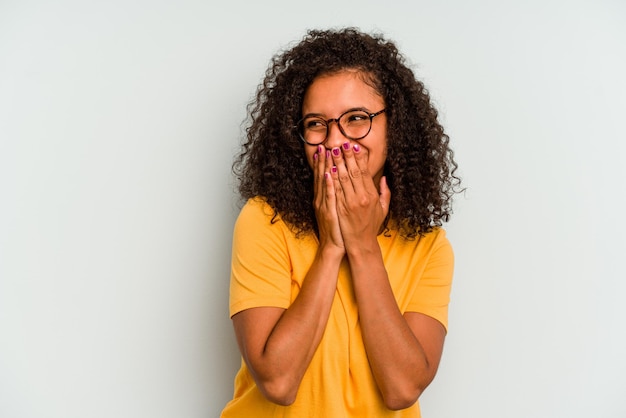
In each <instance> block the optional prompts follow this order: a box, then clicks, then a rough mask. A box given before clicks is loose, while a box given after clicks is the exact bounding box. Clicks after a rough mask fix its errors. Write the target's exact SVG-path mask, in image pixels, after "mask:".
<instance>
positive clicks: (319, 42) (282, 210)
mask: <svg viewBox="0 0 626 418" xmlns="http://www.w3.org/2000/svg"><path fill="white" fill-rule="evenodd" d="M348 69H350V70H357V71H359V72H361V73H363V74H364V75H365V76H366V77H365V78H366V79H367V80H370V83H371V84H372V87H374V88H375V89H376V91H377V92H378V93H379V94H380V95H381V97H382V98H383V100H384V102H385V104H386V108H387V112H386V114H387V158H386V161H385V167H384V175H385V176H386V177H387V183H388V185H389V188H390V189H391V203H390V209H389V217H388V219H391V224H392V225H393V227H394V228H397V229H398V230H399V232H400V234H401V235H402V236H404V237H406V238H414V237H416V236H417V235H422V234H424V233H427V232H430V231H431V230H432V229H433V227H436V226H441V225H442V222H447V221H448V219H449V217H450V214H451V213H452V197H453V195H454V194H455V193H457V192H458V191H459V190H458V188H459V186H460V178H459V177H457V176H456V175H455V171H456V169H457V164H456V162H455V161H454V154H453V152H452V150H451V149H450V147H449V138H448V136H447V135H446V134H445V133H444V129H443V127H442V126H441V125H440V124H439V122H438V121H437V110H436V109H435V108H434V106H433V105H432V103H431V100H430V96H429V94H428V91H427V90H426V88H425V87H424V85H423V83H422V82H420V81H418V80H417V79H416V77H415V75H414V74H413V71H412V70H411V69H410V68H409V67H408V65H407V64H406V60H405V58H404V57H403V56H402V55H401V54H400V52H399V51H398V49H397V47H396V46H395V45H394V43H393V42H391V41H388V40H386V39H385V38H384V37H383V36H382V35H370V34H366V33H363V32H360V31H359V30H358V29H355V28H344V29H340V30H310V31H308V32H307V34H306V35H305V37H304V38H303V39H302V40H301V41H300V42H299V43H298V44H296V45H295V46H294V47H292V48H291V49H289V50H286V51H283V52H282V53H279V54H276V55H275V56H274V57H273V58H272V61H271V63H270V66H269V68H268V69H267V71H266V74H265V78H264V80H263V82H262V83H261V84H260V85H259V87H258V89H257V91H256V95H255V99H254V100H253V101H252V102H251V103H250V104H249V105H248V108H247V110H248V123H249V126H248V127H247V128H246V140H245V142H244V143H243V144H242V150H241V152H240V153H239V155H238V156H237V157H236V159H235V161H234V163H233V173H234V175H235V177H236V179H237V181H238V186H239V193H240V195H241V198H242V199H244V200H247V199H249V198H253V197H262V198H263V199H264V200H265V201H266V202H267V203H268V204H269V205H270V206H271V207H272V208H273V210H274V218H273V221H274V220H276V219H277V217H278V216H280V218H282V219H283V220H284V221H285V222H287V223H288V224H289V225H290V226H291V227H292V228H293V229H294V231H295V232H296V233H298V234H301V233H306V232H314V231H316V230H317V224H316V218H315V212H314V209H313V204H312V202H313V171H312V169H311V168H310V166H309V164H308V162H307V160H306V157H305V152H304V143H303V141H301V140H300V138H299V136H298V133H297V131H296V129H295V128H294V126H295V125H296V124H297V122H298V120H299V119H300V118H301V112H302V103H303V99H304V95H305V92H306V90H307V88H308V87H309V86H310V85H311V83H312V82H313V80H314V79H315V78H316V77H318V76H321V75H327V74H333V73H337V72H340V71H342V70H348ZM387 223H388V222H387V221H386V223H385V227H386V228H389V226H388V225H387Z"/></svg>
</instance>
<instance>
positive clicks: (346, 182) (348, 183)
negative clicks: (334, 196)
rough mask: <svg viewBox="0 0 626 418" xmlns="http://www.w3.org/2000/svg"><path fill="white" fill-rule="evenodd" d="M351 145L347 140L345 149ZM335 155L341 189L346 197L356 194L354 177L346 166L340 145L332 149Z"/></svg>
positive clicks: (334, 160) (334, 159) (334, 161)
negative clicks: (352, 177)
mask: <svg viewBox="0 0 626 418" xmlns="http://www.w3.org/2000/svg"><path fill="white" fill-rule="evenodd" d="M346 145H347V147H349V146H350V143H348V142H346V143H345V144H344V146H342V148H343V149H345V148H346ZM332 155H333V163H334V164H335V167H337V179H338V181H339V184H340V185H341V189H342V190H343V192H344V193H345V195H346V198H348V199H349V198H350V197H351V196H353V195H354V185H353V184H352V179H351V178H350V174H349V173H348V168H347V167H346V164H345V160H344V158H343V153H342V151H341V149H340V148H339V147H336V148H333V149H332Z"/></svg>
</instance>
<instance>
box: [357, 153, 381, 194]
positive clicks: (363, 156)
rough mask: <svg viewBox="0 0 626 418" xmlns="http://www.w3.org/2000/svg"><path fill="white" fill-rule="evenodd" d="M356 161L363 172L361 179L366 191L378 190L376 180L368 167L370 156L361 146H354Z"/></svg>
mask: <svg viewBox="0 0 626 418" xmlns="http://www.w3.org/2000/svg"><path fill="white" fill-rule="evenodd" d="M352 149H353V154H354V160H355V161H356V164H357V166H358V167H359V169H360V170H361V179H362V182H363V187H364V188H365V189H366V190H372V188H374V189H375V188H376V187H375V185H374V179H373V178H372V174H371V173H370V170H369V167H368V164H367V163H368V160H369V156H368V154H367V152H366V151H364V150H363V149H362V148H361V147H360V146H359V144H354V146H353V147H352Z"/></svg>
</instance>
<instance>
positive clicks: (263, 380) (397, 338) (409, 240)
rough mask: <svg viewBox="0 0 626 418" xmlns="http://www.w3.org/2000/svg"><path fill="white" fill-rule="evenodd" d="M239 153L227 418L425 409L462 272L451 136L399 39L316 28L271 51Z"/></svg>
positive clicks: (397, 413)
mask: <svg viewBox="0 0 626 418" xmlns="http://www.w3.org/2000/svg"><path fill="white" fill-rule="evenodd" d="M249 110H250V118H251V125H250V127H249V128H248V130H247V142H246V143H245V144H244V145H243V150H242V152H241V154H240V155H239V157H238V159H237V160H236V162H235V165H234V171H235V174H236V175H237V178H238V180H239V190H240V193H241V196H242V198H243V199H246V204H245V205H244V207H243V208H242V210H241V213H240V215H239V217H238V219H237V222H236V225H235V232H234V240H233V258H232V275H231V301H230V313H231V316H232V321H233V324H234V328H235V334H236V336H237V342H238V344H239V348H240V351H241V354H242V358H243V361H242V365H241V369H240V370H239V372H238V374H237V376H236V378H235V393H234V398H233V400H232V401H231V402H229V403H228V405H226V407H225V409H224V411H223V413H222V416H223V417H255V418H257V417H332V418H336V417H392V416H393V417H419V416H420V412H419V405H418V403H417V399H418V397H419V396H420V394H421V393H422V391H423V390H424V389H425V388H426V386H428V384H429V383H430V382H431V381H432V379H433V378H434V376H435V373H436V371H437V367H438V365H439V360H440V358H441V353H442V350H443V343H444V338H445V335H446V327H447V307H448V301H449V294H450V285H451V281H452V271H453V254H452V249H451V246H450V244H449V242H448V240H447V239H446V237H445V232H444V231H443V230H442V229H441V228H440V226H441V225H442V222H443V221H447V220H448V217H449V215H450V213H451V198H452V195H453V194H454V193H455V189H456V188H457V186H458V185H459V182H460V181H459V179H458V178H457V177H456V176H455V175H454V171H455V169H456V163H455V162H454V160H453V153H452V151H451V150H450V148H449V147H448V137H447V136H446V135H445V133H444V131H443V128H442V127H441V125H440V124H439V123H438V122H437V111H436V110H435V109H434V108H433V106H432V105H431V103H430V99H429V96H428V93H427V92H426V90H425V88H424V86H423V85H422V83H420V82H418V81H416V79H415V76H414V75H413V73H412V71H411V70H410V69H409V68H408V67H407V66H406V65H405V63H404V59H403V58H402V56H401V55H400V54H399V52H398V51H397V49H396V47H395V46H394V44H393V43H391V42H389V41H387V40H385V39H384V38H383V37H380V36H371V35H368V34H364V33H361V32H359V31H358V30H355V29H343V30H337V31H333V30H331V31H310V32H309V33H308V34H307V36H306V37H305V38H304V39H303V40H302V41H301V42H300V43H299V44H298V45H296V46H295V47H293V48H292V49H290V50H288V51H286V52H284V53H282V54H280V55H277V56H276V57H274V59H273V62H272V65H271V66H270V68H269V70H268V72H267V74H266V77H265V80H264V82H263V83H262V85H261V86H260V87H259V90H258V92H257V95H256V100H255V103H254V104H252V105H251V107H250V109H249Z"/></svg>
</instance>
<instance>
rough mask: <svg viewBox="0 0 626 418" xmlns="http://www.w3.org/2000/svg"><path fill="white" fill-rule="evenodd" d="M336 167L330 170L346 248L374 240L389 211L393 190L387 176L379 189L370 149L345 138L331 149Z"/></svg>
mask: <svg viewBox="0 0 626 418" xmlns="http://www.w3.org/2000/svg"><path fill="white" fill-rule="evenodd" d="M331 154H332V159H333V163H334V165H335V167H336V170H335V171H334V172H333V171H332V170H331V173H332V175H331V177H332V179H333V185H334V191H335V192H334V193H335V195H336V207H337V215H338V218H339V225H340V228H341V234H342V237H343V240H344V243H345V246H346V248H348V247H351V246H357V247H358V246H359V245H361V244H368V243H371V242H372V240H375V238H376V236H377V235H378V233H379V232H380V229H381V227H382V224H383V222H384V220H385V218H386V216H387V213H388V212H389V202H390V200H391V191H390V190H389V187H388V186H387V181H386V179H385V177H382V178H381V179H380V183H379V188H380V192H379V191H378V190H377V189H376V186H375V184H374V180H373V178H372V174H371V173H370V172H369V169H368V164H367V163H368V157H367V152H366V151H364V150H363V149H361V148H360V147H358V145H356V146H354V147H353V146H351V144H350V143H349V142H346V143H345V144H344V146H343V147H342V148H333V149H332V151H331Z"/></svg>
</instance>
